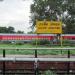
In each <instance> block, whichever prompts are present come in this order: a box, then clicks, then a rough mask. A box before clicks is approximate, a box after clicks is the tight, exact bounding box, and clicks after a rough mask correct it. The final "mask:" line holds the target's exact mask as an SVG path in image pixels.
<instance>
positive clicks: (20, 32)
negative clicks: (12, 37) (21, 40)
mask: <svg viewBox="0 0 75 75" xmlns="http://www.w3.org/2000/svg"><path fill="white" fill-rule="evenodd" d="M16 33H19V34H23V33H24V32H23V31H20V30H18V31H17V32H16Z"/></svg>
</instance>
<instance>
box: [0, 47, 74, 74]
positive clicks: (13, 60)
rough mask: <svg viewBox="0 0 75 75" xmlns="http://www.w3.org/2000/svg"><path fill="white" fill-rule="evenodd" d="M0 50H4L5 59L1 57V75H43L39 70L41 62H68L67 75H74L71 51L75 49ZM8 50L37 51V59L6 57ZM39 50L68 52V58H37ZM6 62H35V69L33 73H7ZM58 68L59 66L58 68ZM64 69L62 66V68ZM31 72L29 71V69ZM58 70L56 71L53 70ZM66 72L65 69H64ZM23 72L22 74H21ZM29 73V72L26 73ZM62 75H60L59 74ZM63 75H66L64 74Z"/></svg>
mask: <svg viewBox="0 0 75 75" xmlns="http://www.w3.org/2000/svg"><path fill="white" fill-rule="evenodd" d="M0 50H3V57H0V62H3V68H2V71H1V72H0V73H1V75H13V74H14V75H25V74H26V75H41V71H42V70H41V71H40V69H39V66H38V63H39V62H67V71H66V73H65V74H67V75H74V74H75V73H74V71H73V73H72V72H70V71H71V69H70V63H71V62H75V58H70V51H71V50H75V48H0ZM6 50H34V51H35V58H15V57H6V54H5V51H6ZM37 50H67V51H68V54H67V58H37ZM6 62H33V63H34V68H33V69H30V70H31V72H29V71H28V72H29V73H25V71H26V70H25V69H22V70H20V69H17V71H20V72H17V71H16V69H15V72H12V71H8V72H7V71H6ZM57 67H58V66H57ZM61 67H62V66H61ZM28 70H29V69H28ZM53 70H56V69H53ZM64 70H65V69H64ZM21 71H22V72H21ZM32 71H33V72H32ZM26 72H27V71H26ZM64 72H65V71H64ZM58 75H60V74H58ZM62 75H64V74H63V73H62Z"/></svg>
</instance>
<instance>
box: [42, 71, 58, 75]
mask: <svg viewBox="0 0 75 75" xmlns="http://www.w3.org/2000/svg"><path fill="white" fill-rule="evenodd" d="M43 75H57V74H56V73H55V72H54V71H50V70H48V71H45V73H44V74H43Z"/></svg>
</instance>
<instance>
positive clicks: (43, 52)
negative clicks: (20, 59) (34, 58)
mask: <svg viewBox="0 0 75 75" xmlns="http://www.w3.org/2000/svg"><path fill="white" fill-rule="evenodd" d="M38 47H40V48H50V46H37V48H38ZM55 47H56V46H55ZM58 47H59V46H57V48H58ZM63 47H64V46H63ZM67 47H69V46H67ZM0 48H36V46H35V45H31V44H23V45H15V44H0ZM34 53H35V52H34V50H6V54H12V55H13V54H21V55H28V54H30V55H34ZM37 53H38V55H59V54H61V50H38V51H37ZM67 53H68V52H67V51H66V50H63V51H62V55H64V54H67ZM70 53H71V54H73V55H74V54H75V50H71V51H70ZM0 54H2V50H0Z"/></svg>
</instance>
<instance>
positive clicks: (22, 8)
mask: <svg viewBox="0 0 75 75" xmlns="http://www.w3.org/2000/svg"><path fill="white" fill-rule="evenodd" d="M31 4H32V0H4V1H1V2H0V26H2V27H3V26H6V27H8V26H12V27H14V28H15V31H18V30H21V31H24V32H25V33H27V32H29V31H30V30H31V29H30V23H29V21H30V17H29V16H30V15H31V14H30V5H31Z"/></svg>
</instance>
